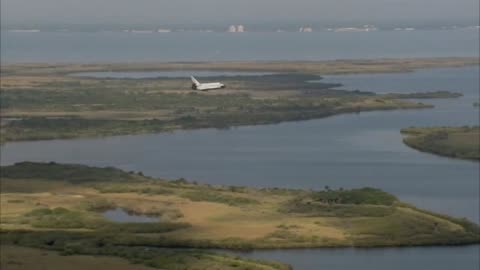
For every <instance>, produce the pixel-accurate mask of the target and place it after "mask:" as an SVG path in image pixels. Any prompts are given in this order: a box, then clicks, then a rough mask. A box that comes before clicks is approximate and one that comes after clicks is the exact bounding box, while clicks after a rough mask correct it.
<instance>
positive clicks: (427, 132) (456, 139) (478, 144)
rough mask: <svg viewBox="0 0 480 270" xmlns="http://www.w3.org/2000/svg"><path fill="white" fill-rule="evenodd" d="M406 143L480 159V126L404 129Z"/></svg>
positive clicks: (435, 151) (453, 154) (448, 153)
mask: <svg viewBox="0 0 480 270" xmlns="http://www.w3.org/2000/svg"><path fill="white" fill-rule="evenodd" d="M402 134H404V135H406V137H405V138H404V140H403V141H404V142H405V144H406V145H408V146H410V147H412V148H415V149H417V150H419V151H422V152H428V153H433V154H437V155H441V156H446V157H453V158H461V159H472V160H479V161H480V127H478V126H476V127H428V128H406V129H402Z"/></svg>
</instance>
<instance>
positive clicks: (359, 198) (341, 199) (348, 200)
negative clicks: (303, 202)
mask: <svg viewBox="0 0 480 270" xmlns="http://www.w3.org/2000/svg"><path fill="white" fill-rule="evenodd" d="M311 198H312V199H313V200H314V201H316V202H321V203H327V204H371V205H387V206H389V205H392V204H393V203H394V202H396V201H398V199H397V198H396V197H395V196H393V195H391V194H389V193H387V192H385V191H382V190H380V189H375V188H368V187H367V188H361V189H351V190H341V189H339V190H331V189H327V190H323V191H318V192H315V193H313V195H312V196H311Z"/></svg>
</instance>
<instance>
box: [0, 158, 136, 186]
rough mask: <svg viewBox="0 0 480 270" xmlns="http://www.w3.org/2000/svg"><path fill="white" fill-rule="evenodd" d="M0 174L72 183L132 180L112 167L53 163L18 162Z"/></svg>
mask: <svg viewBox="0 0 480 270" xmlns="http://www.w3.org/2000/svg"><path fill="white" fill-rule="evenodd" d="M0 173H1V177H2V178H10V179H48V180H55V181H68V182H72V183H84V182H92V181H98V182H100V181H129V180H133V179H134V177H133V176H132V175H131V174H129V173H126V172H124V171H122V170H119V169H116V168H112V167H107V168H98V167H90V166H85V165H70V164H57V163H54V162H50V163H38V162H20V163H16V164H14V165H12V166H4V167H2V169H1V172H0Z"/></svg>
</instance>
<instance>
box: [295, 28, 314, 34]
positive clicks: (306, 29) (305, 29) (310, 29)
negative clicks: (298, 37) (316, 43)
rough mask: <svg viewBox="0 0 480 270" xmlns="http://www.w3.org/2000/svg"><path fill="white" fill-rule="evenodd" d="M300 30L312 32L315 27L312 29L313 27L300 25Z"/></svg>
mask: <svg viewBox="0 0 480 270" xmlns="http://www.w3.org/2000/svg"><path fill="white" fill-rule="evenodd" d="M298 32H302V33H311V32H313V29H312V28H311V27H300V29H299V30H298Z"/></svg>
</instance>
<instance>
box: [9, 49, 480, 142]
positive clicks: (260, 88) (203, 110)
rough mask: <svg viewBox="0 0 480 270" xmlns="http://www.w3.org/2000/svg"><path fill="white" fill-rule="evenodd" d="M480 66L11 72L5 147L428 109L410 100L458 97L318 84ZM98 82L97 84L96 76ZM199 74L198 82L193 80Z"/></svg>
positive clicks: (56, 67)
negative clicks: (200, 87)
mask: <svg viewBox="0 0 480 270" xmlns="http://www.w3.org/2000/svg"><path fill="white" fill-rule="evenodd" d="M478 62H479V61H478V58H420V59H379V60H338V61H302V62H299V61H272V62H195V63H191V62H189V63H124V64H7V65H2V69H1V74H2V80H1V82H0V86H1V95H2V99H1V106H0V108H1V109H0V115H1V119H2V121H1V123H0V124H1V133H0V138H1V139H0V143H5V142H11V141H28V140H50V139H69V138H81V137H103V136H114V135H127V134H142V133H158V132H167V131H172V130H177V129H198V128H219V129H227V128H230V127H235V126H242V125H261V124H275V123H279V122H283V121H297V120H308V119H317V118H323V117H328V116H332V115H336V114H342V113H360V112H363V111H372V110H394V109H424V108H431V107H432V105H428V104H423V103H420V102H417V101H412V100H406V99H414V98H454V97H458V96H459V94H458V93H453V92H448V91H433V92H432V91H427V92H425V93H412V94H404V93H403V94H400V93H399V94H388V95H380V94H375V93H372V92H363V91H348V90H342V87H341V84H332V83H325V82H322V80H321V79H322V77H321V76H320V75H319V74H321V75H328V74H353V73H379V72H411V71H413V70H415V69H418V68H432V67H459V66H468V65H478ZM179 70H180V71H191V72H192V73H195V72H196V71H223V72H258V73H261V74H259V75H254V74H253V75H248V76H240V75H238V76H237V75H233V76H212V77H209V78H208V79H209V80H214V81H216V80H219V81H222V83H224V84H226V85H227V88H225V89H221V90H214V91H208V92H201V91H195V90H192V89H191V83H190V81H189V79H186V78H180V77H165V76H164V77H156V78H139V79H134V78H111V77H110V78H109V77H105V78H102V77H98V76H93V75H92V74H91V72H107V73H108V72H147V71H179ZM89 74H90V75H89ZM192 75H193V74H192Z"/></svg>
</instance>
